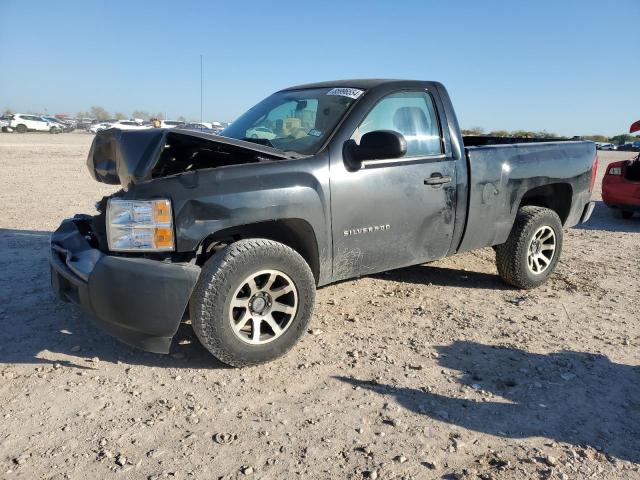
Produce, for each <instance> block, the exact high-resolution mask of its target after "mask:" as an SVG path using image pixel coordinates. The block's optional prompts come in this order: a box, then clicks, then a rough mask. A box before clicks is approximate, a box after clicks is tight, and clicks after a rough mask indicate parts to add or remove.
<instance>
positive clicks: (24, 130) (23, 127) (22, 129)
mask: <svg viewBox="0 0 640 480" xmlns="http://www.w3.org/2000/svg"><path fill="white" fill-rule="evenodd" d="M16 132H18V133H27V126H26V125H24V124H22V123H21V124H20V125H18V126H17V127H16Z"/></svg>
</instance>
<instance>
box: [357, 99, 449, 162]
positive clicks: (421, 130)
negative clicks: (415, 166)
mask: <svg viewBox="0 0 640 480" xmlns="http://www.w3.org/2000/svg"><path fill="white" fill-rule="evenodd" d="M374 130H395V131H396V132H398V133H400V134H402V135H403V136H404V138H405V140H406V141H407V153H406V155H405V157H421V156H425V155H439V154H441V153H442V143H441V141H440V128H439V125H438V117H437V115H436V110H435V107H434V105H433V100H432V98H431V96H430V95H429V94H428V93H426V92H422V91H417V92H398V93H393V94H391V95H389V96H387V97H385V98H383V99H382V100H380V102H378V104H377V105H376V106H375V107H373V110H371V111H370V112H369V114H368V115H367V117H366V118H365V119H364V120H363V122H362V123H361V124H360V126H359V127H358V128H357V129H356V131H355V133H354V135H353V137H352V138H353V139H354V140H355V141H356V142H358V143H359V142H360V138H362V135H364V134H365V133H368V132H373V131H374Z"/></svg>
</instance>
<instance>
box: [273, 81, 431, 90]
mask: <svg viewBox="0 0 640 480" xmlns="http://www.w3.org/2000/svg"><path fill="white" fill-rule="evenodd" d="M427 83H433V82H427V81H425V80H401V79H392V78H360V79H353V80H333V81H327V82H316V83H307V84H304V85H296V86H294V87H289V88H285V89H283V90H282V91H286V90H301V89H304V88H331V87H340V88H341V87H351V88H359V89H361V90H369V89H371V88H375V87H380V86H382V85H387V86H393V87H400V88H403V87H422V86H424V85H426V84H427Z"/></svg>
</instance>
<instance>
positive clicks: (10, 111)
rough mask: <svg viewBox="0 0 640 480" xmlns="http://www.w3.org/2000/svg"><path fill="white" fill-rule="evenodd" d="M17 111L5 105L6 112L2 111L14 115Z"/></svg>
mask: <svg viewBox="0 0 640 480" xmlns="http://www.w3.org/2000/svg"><path fill="white" fill-rule="evenodd" d="M15 113H16V112H14V111H13V108H9V107H5V108H4V112H3V113H2V114H3V115H13V114H15Z"/></svg>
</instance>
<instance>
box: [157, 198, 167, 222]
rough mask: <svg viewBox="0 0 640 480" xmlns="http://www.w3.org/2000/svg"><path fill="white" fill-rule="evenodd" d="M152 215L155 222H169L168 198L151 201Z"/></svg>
mask: <svg viewBox="0 0 640 480" xmlns="http://www.w3.org/2000/svg"><path fill="white" fill-rule="evenodd" d="M153 215H154V219H155V222H156V223H170V222H171V204H170V203H169V200H155V201H154V202H153Z"/></svg>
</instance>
